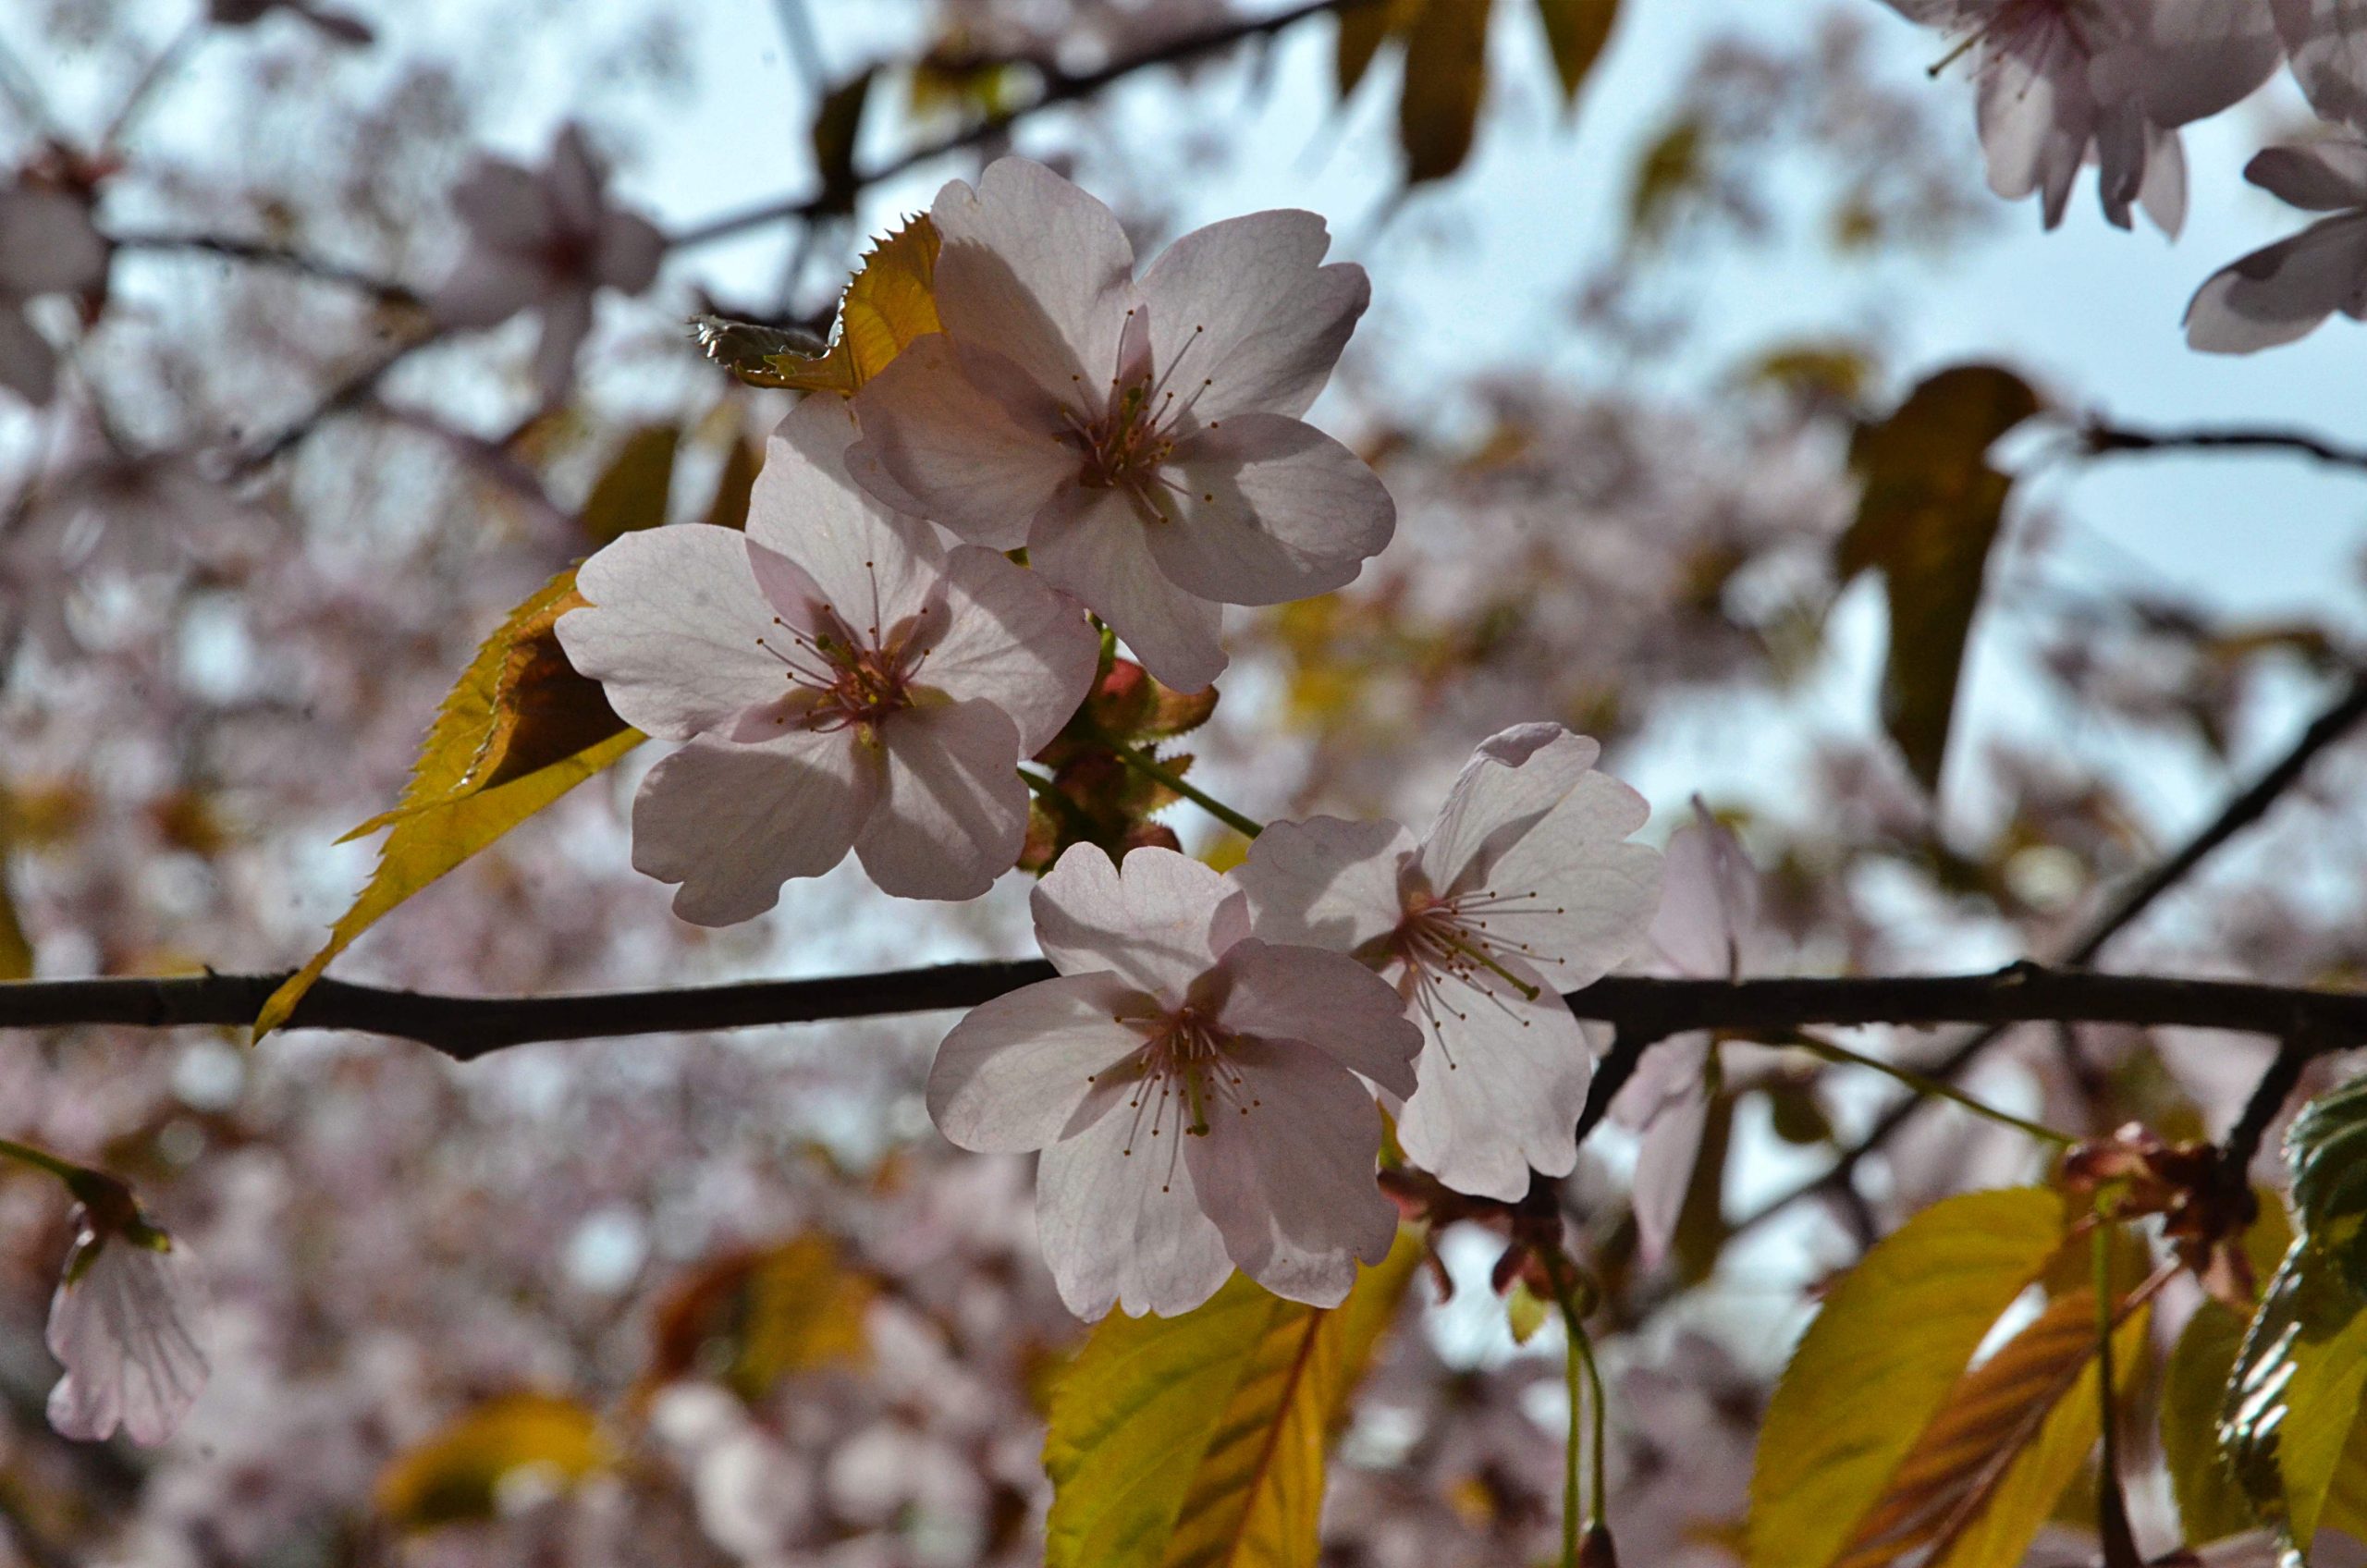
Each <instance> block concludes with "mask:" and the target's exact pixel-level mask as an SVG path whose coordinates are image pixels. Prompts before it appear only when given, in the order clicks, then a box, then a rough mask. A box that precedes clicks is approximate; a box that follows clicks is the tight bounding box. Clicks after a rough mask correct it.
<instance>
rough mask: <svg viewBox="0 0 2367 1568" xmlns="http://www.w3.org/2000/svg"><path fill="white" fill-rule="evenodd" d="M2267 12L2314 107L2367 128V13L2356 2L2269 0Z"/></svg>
mask: <svg viewBox="0 0 2367 1568" xmlns="http://www.w3.org/2000/svg"><path fill="white" fill-rule="evenodd" d="M2269 9H2270V10H2271V11H2273V12H2274V13H2275V17H2276V30H2277V31H2278V32H2280V33H2282V34H2283V35H2284V38H2285V52H2286V60H2287V64H2288V65H2289V66H2290V67H2292V70H2293V80H2295V81H2296V82H2298V83H2300V88H2301V92H2302V94H2303V95H2304V96H2306V97H2307V98H2308V99H2309V100H2310V107H2312V108H2313V109H2315V110H2316V111H2317V112H2318V114H2319V116H2321V117H2322V118H2324V119H2329V120H2338V121H2344V122H2347V123H2349V124H2350V125H2352V126H2359V127H2367V14H2362V13H2361V11H2360V9H2359V7H2358V6H2356V5H2354V4H2352V0H2270V5H2269Z"/></svg>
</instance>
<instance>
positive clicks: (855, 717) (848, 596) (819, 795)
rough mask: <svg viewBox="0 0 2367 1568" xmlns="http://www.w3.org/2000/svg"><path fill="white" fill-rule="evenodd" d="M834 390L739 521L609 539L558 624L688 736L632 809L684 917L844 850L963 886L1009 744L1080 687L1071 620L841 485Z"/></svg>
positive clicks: (1008, 802)
mask: <svg viewBox="0 0 2367 1568" xmlns="http://www.w3.org/2000/svg"><path fill="white" fill-rule="evenodd" d="M852 435H853V423H852V416H851V415H850V414H849V413H848V411H847V405H846V403H845V401H844V400H843V399H841V398H836V397H830V396H821V397H815V398H808V399H807V400H806V401H805V402H803V403H802V404H800V405H799V406H798V408H797V409H796V410H793V411H792V412H791V414H790V416H789V417H788V418H787V419H785V420H783V421H782V422H781V424H780V428H779V430H778V431H777V432H776V433H775V434H774V435H773V438H772V441H771V443H770V445H769V447H768V448H767V456H766V459H765V466H764V470H763V472H761V473H760V474H759V475H758V477H757V481H756V485H755V490H754V495H753V496H752V497H751V498H750V503H749V509H748V531H747V533H746V534H745V535H744V536H743V535H742V534H741V533H736V532H734V531H732V530H730V529H726V528H717V527H714V526H712V525H709V524H704V523H684V524H678V525H675V526H672V527H667V528H656V529H649V530H644V531H643V532H640V533H628V534H625V535H624V536H623V537H621V538H619V539H618V540H616V541H615V542H613V543H612V544H610V545H607V547H606V548H605V549H603V550H601V551H600V553H599V554H597V555H595V556H594V557H592V558H591V559H590V560H589V561H586V562H585V563H584V565H583V570H581V571H580V572H579V573H578V574H577V578H576V582H577V586H578V587H579V588H580V589H581V591H582V592H583V595H584V596H585V597H586V598H587V599H589V600H590V601H591V607H589V608H585V609H579V610H573V611H570V613H568V614H567V615H565V616H562V617H561V618H560V619H559V622H558V637H559V641H560V643H561V644H562V645H563V646H564V647H565V648H566V650H567V655H568V658H569V659H570V662H572V663H573V664H574V666H575V668H578V669H580V670H582V671H583V673H584V674H586V675H589V676H591V677H593V678H594V679H595V680H599V681H600V682H601V683H602V685H603V686H604V687H605V688H606V689H607V694H608V701H609V702H610V703H611V704H613V705H614V706H615V708H616V710H617V712H618V713H619V715H620V716H621V717H623V718H624V719H625V721H626V722H627V723H629V724H632V725H634V726H635V727H637V728H639V729H643V730H645V731H647V732H648V733H650V734H652V735H656V736H658V737H661V738H663V739H667V740H676V741H690V744H689V745H687V746H685V747H683V748H682V749H681V751H678V752H676V753H673V754H672V755H671V756H668V757H667V758H666V759H665V760H664V761H662V762H660V763H659V764H658V765H657V766H656V767H655V768H653V769H652V770H651V771H650V774H649V777H648V778H647V779H646V780H645V781H644V783H643V785H642V788H641V793H640V795H639V797H638V798H637V799H636V800H635V801H634V802H633V814H632V820H633V864H634V865H635V866H637V867H639V868H640V869H641V870H643V871H644V872H647V873H648V874H649V875H650V876H656V877H658V878H660V879H661V880H664V881H668V882H679V883H681V884H682V890H681V893H680V894H679V895H678V896H677V897H676V899H675V901H674V909H675V913H678V914H680V915H681V917H682V918H683V919H685V920H689V921H693V922H696V923H697V924H699V925H729V924H731V923H732V922H735V921H741V920H746V919H748V918H750V917H751V916H753V915H756V914H760V913H763V912H764V911H766V910H767V909H770V908H771V907H772V906H773V903H774V901H775V900H777V899H778V898H779V891H780V885H781V883H782V882H783V881H784V880H786V879H788V878H790V877H794V876H820V875H821V874H822V873H824V872H826V871H828V870H829V869H830V868H831V867H832V866H834V865H836V864H838V863H839V862H840V860H842V859H844V858H845V856H846V853H847V851H848V850H849V849H852V850H853V851H854V852H855V854H856V855H857V856H858V857H860V858H861V860H862V862H863V864H864V869H865V871H867V872H869V873H870V875H871V877H872V880H874V881H875V882H877V884H878V885H879V886H880V887H881V888H883V889H885V890H886V891H888V892H889V893H893V894H897V895H899V896H900V897H904V898H923V899H967V898H975V897H976V896H977V895H978V894H980V893H983V892H985V891H986V890H987V887H988V886H989V885H990V884H991V883H992V882H993V881H994V879H995V878H996V877H997V876H1000V875H1001V874H1002V873H1004V872H1006V871H1008V870H1010V869H1011V868H1012V865H1013V864H1015V863H1016V862H1017V860H1018V858H1019V850H1020V843H1021V840H1022V839H1023V838H1024V836H1025V833H1026V825H1027V789H1026V786H1025V784H1024V782H1023V781H1022V780H1021V778H1020V777H1019V774H1018V771H1017V769H1018V765H1019V759H1020V758H1021V757H1023V756H1026V755H1029V754H1031V753H1034V752H1036V750H1038V749H1039V748H1041V747H1042V746H1043V745H1044V744H1045V743H1046V742H1047V741H1049V740H1051V738H1052V737H1053V735H1054V734H1056V733H1057V732H1058V731H1059V729H1060V728H1061V725H1062V724H1064V723H1065V722H1067V720H1068V718H1069V717H1070V715H1072V714H1073V713H1074V712H1075V711H1076V707H1077V704H1079V703H1081V702H1082V701H1083V700H1084V698H1085V690H1086V688H1087V687H1088V686H1089V685H1090V684H1091V682H1092V680H1093V671H1094V666H1095V663H1096V661H1097V659H1098V655H1099V645H1098V640H1097V639H1096V638H1095V636H1094V634H1093V631H1092V628H1091V627H1090V626H1088V625H1087V624H1086V622H1085V615H1084V612H1083V611H1082V610H1081V609H1080V608H1079V607H1078V606H1077V605H1076V604H1075V603H1074V602H1073V601H1072V600H1070V599H1069V598H1068V597H1067V596H1066V595H1065V594H1060V593H1058V592H1056V591H1054V590H1053V589H1051V588H1049V587H1048V586H1046V585H1045V583H1044V582H1042V580H1041V579H1039V578H1037V577H1036V576H1034V575H1033V574H1031V573H1029V572H1027V571H1025V570H1022V569H1021V568H1019V567H1016V566H1013V565H1012V563H1011V562H1009V561H1007V560H1005V559H1003V558H1002V557H1000V556H998V555H996V554H995V553H994V552H993V551H991V550H984V549H979V548H977V547H976V546H975V545H961V546H958V547H954V548H951V549H949V548H948V547H947V546H946V545H945V544H944V542H943V541H942V539H941V538H940V537H939V535H938V533H937V532H936V531H935V530H934V529H932V528H930V527H929V525H928V524H927V523H926V522H924V521H920V520H919V519H917V518H904V517H898V516H896V515H895V514H893V513H891V512H889V510H888V509H887V508H884V507H882V506H880V505H879V504H878V503H877V501H875V500H873V499H872V498H871V497H870V496H865V494H863V493H862V492H861V491H859V490H857V489H855V488H854V487H853V486H852V484H849V483H848V482H847V479H846V474H845V470H844V466H843V460H842V455H843V452H844V449H845V446H846V443H847V441H848V440H849V439H850V438H852Z"/></svg>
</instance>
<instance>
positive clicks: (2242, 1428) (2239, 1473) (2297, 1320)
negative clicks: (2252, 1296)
mask: <svg viewBox="0 0 2367 1568" xmlns="http://www.w3.org/2000/svg"><path fill="white" fill-rule="evenodd" d="M2362 1391H2367V1300H2362V1298H2361V1296H2360V1294H2359V1292H2356V1291H2354V1290H2353V1289H2352V1288H2351V1286H2350V1281H2349V1279H2348V1277H2347V1276H2346V1274H2345V1272H2344V1269H2343V1268H2342V1266H2341V1264H2340V1263H2339V1262H2338V1261H2337V1259H2336V1256H2334V1253H2333V1252H2332V1251H2331V1250H2330V1249H2329V1247H2328V1246H2327V1244H2326V1243H2324V1241H2322V1240H2320V1239H2319V1238H2317V1237H2314V1236H2312V1235H2311V1234H2309V1233H2308V1231H2307V1230H2306V1228H2305V1230H2304V1231H2303V1233H2302V1235H2301V1236H2300V1239H2298V1240H2297V1241H2295V1242H2294V1243H2293V1246H2292V1250H2291V1251H2289V1252H2287V1254H2286V1256H2285V1262H2284V1264H2283V1265H2282V1266H2280V1267H2279V1268H2278V1269H2277V1271H2276V1276H2275V1278H2274V1279H2273V1280H2270V1281H2269V1285H2268V1290H2267V1292H2265V1293H2264V1294H2263V1296H2262V1298H2261V1304H2260V1310H2259V1311H2258V1312H2256V1313H2254V1314H2253V1315H2252V1321H2251V1325H2250V1328H2249V1329H2246V1330H2245V1333H2244V1342H2243V1347H2242V1349H2241V1350H2240V1351H2239V1352H2238V1355H2237V1358H2236V1366H2235V1372H2234V1375H2233V1376H2232V1377H2231V1378H2229V1380H2228V1384H2227V1388H2226V1394H2225V1396H2224V1401H2223V1403H2222V1404H2221V1406H2220V1412H2219V1450H2220V1452H2221V1453H2222V1454H2223V1455H2224V1456H2225V1457H2226V1462H2227V1465H2228V1468H2229V1469H2230V1470H2232V1471H2233V1472H2234V1473H2235V1476H2236V1479H2237V1482H2238V1485H2240V1486H2241V1488H2243V1492H2244V1495H2245V1497H2246V1498H2247V1499H2248V1500H2249V1501H2250V1503H2251V1506H2252V1512H2253V1513H2255V1514H2257V1515H2258V1516H2259V1517H2260V1518H2261V1519H2262V1520H2263V1521H2264V1522H2265V1523H2267V1524H2268V1525H2270V1526H2271V1527H2273V1528H2274V1529H2275V1530H2276V1531H2277V1533H2278V1535H2279V1536H2280V1537H2283V1538H2285V1539H2287V1541H2291V1542H2300V1543H2304V1544H2306V1543H2307V1542H2308V1541H2309V1539H2310V1537H2312V1535H2314V1534H2315V1533H2316V1531H2317V1527H2318V1521H2319V1514H2320V1513H2321V1511H2322V1510H2323V1509H2324V1505H2325V1501H2326V1497H2327V1494H2328V1493H2329V1491H2330V1490H2331V1489H2332V1488H2333V1484H2334V1478H2335V1472H2336V1467H2337V1464H2338V1463H2339V1462H2340V1460H2341V1459H2342V1457H2343V1454H2344V1452H2345V1448H2346V1445H2347V1444H2348V1443H2349V1438H2350V1434H2351V1430H2352V1428H2353V1427H2355V1426H2357V1424H2358V1417H2359V1409H2360V1396H2361V1392H2362Z"/></svg>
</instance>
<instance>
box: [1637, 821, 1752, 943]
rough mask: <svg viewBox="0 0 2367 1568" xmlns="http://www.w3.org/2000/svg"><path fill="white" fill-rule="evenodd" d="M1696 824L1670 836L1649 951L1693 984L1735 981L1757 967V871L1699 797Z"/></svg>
mask: <svg viewBox="0 0 2367 1568" xmlns="http://www.w3.org/2000/svg"><path fill="white" fill-rule="evenodd" d="M1693 818H1694V819H1693V822H1692V823H1691V824H1690V825H1689V826H1687V827H1680V828H1678V829H1677V830H1676V831H1675V832H1674V833H1673V834H1671V835H1670V836H1669V840H1668V850H1667V851H1666V853H1665V854H1664V855H1663V856H1662V861H1663V869H1662V876H1661V906H1660V911H1659V913H1656V914H1654V915H1653V916H1652V947H1653V949H1654V950H1655V951H1656V952H1657V953H1658V954H1659V955H1660V959H1661V962H1663V963H1665V964H1667V965H1668V966H1669V967H1670V968H1671V969H1674V971H1675V972H1676V973H1677V974H1685V975H1690V976H1691V977H1693V978H1694V979H1696V980H1739V979H1740V978H1742V976H1743V975H1744V974H1747V973H1748V972H1749V971H1750V970H1751V969H1753V968H1755V967H1757V965H1758V962H1759V949H1760V945H1761V938H1760V932H1759V868H1758V867H1757V866H1754V865H1753V864H1751V863H1750V857H1749V856H1748V854H1746V853H1744V851H1743V847H1742V842H1741V840H1740V839H1736V838H1735V835H1734V830H1733V829H1732V828H1730V827H1727V826H1726V825H1725V824H1724V823H1723V822H1720V821H1719V820H1718V819H1717V818H1716V817H1714V816H1712V815H1710V809H1709V808H1708V807H1707V806H1705V805H1703V804H1702V803H1701V800H1700V797H1699V796H1698V795H1697V796H1695V797H1694V801H1693Z"/></svg>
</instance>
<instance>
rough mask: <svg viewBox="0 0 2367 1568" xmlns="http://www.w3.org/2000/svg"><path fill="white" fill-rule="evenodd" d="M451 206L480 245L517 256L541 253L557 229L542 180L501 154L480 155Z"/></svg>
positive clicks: (461, 181) (458, 188)
mask: <svg viewBox="0 0 2367 1568" xmlns="http://www.w3.org/2000/svg"><path fill="white" fill-rule="evenodd" d="M452 210H453V211H454V212H455V213H458V214H460V221H461V222H462V223H464V224H466V225H468V226H469V231H470V233H471V234H472V235H473V236H475V238H476V240H477V243H478V244H479V245H481V246H485V247H489V248H491V249H493V250H496V251H509V252H510V253H512V254H514V255H519V256H528V255H539V254H540V253H541V252H543V251H546V249H548V247H549V245H550V242H551V240H552V239H554V238H556V234H557V227H556V225H555V223H554V221H553V215H552V212H551V202H550V193H549V192H548V191H547V190H545V189H544V187H543V182H542V181H541V180H540V179H537V178H535V177H534V176H533V174H532V173H530V172H528V171H527V170H525V169H522V168H520V167H519V166H518V165H516V164H511V163H505V162H503V161H501V160H500V159H497V158H485V159H480V160H479V161H478V162H477V163H476V164H475V165H472V167H471V168H470V169H469V171H468V173H466V174H465V175H463V176H461V177H460V183H459V184H458V185H456V186H454V187H453V188H452Z"/></svg>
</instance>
